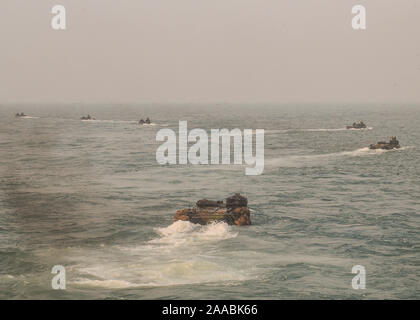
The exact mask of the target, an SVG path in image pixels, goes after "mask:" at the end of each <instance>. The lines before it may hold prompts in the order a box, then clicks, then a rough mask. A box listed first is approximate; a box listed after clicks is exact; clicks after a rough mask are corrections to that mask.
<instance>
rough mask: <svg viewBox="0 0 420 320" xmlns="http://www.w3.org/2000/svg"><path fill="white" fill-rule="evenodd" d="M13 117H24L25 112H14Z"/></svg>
mask: <svg viewBox="0 0 420 320" xmlns="http://www.w3.org/2000/svg"><path fill="white" fill-rule="evenodd" d="M15 117H16V118H22V117H26V114H24V113H23V112H21V113H16V115H15Z"/></svg>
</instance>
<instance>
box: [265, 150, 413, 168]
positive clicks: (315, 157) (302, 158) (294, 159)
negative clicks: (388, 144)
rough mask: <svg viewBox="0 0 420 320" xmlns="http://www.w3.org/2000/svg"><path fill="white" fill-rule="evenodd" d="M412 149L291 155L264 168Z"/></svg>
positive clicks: (302, 164) (297, 165) (277, 159)
mask: <svg viewBox="0 0 420 320" xmlns="http://www.w3.org/2000/svg"><path fill="white" fill-rule="evenodd" d="M410 148H412V146H405V147H402V148H399V149H391V150H384V149H373V150H372V149H369V147H365V148H360V149H356V150H353V151H341V152H334V153H325V154H312V155H311V154H309V155H293V156H284V157H280V158H274V159H266V160H265V165H266V167H269V166H274V167H279V166H280V167H299V166H305V165H309V164H319V161H326V160H330V159H335V158H340V157H362V156H373V155H380V154H384V153H386V152H398V151H403V150H407V149H410Z"/></svg>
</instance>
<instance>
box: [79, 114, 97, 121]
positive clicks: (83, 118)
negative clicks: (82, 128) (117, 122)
mask: <svg viewBox="0 0 420 320" xmlns="http://www.w3.org/2000/svg"><path fill="white" fill-rule="evenodd" d="M80 120H95V118H92V117H91V116H90V114H88V115H87V116H86V117H85V116H83V117H81V118H80Z"/></svg>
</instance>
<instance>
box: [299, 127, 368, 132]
mask: <svg viewBox="0 0 420 320" xmlns="http://www.w3.org/2000/svg"><path fill="white" fill-rule="evenodd" d="M372 129H373V127H367V128H361V129H355V128H350V129H347V128H335V129H327V128H319V129H302V130H301V131H307V132H329V131H349V130H352V131H360V130H372Z"/></svg>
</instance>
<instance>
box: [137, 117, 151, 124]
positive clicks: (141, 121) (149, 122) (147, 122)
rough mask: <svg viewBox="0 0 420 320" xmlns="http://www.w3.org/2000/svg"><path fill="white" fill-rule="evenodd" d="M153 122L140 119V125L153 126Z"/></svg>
mask: <svg viewBox="0 0 420 320" xmlns="http://www.w3.org/2000/svg"><path fill="white" fill-rule="evenodd" d="M151 123H152V122H151V121H150V119H149V118H147V119H146V121H145V120H143V119H140V121H139V124H151Z"/></svg>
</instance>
